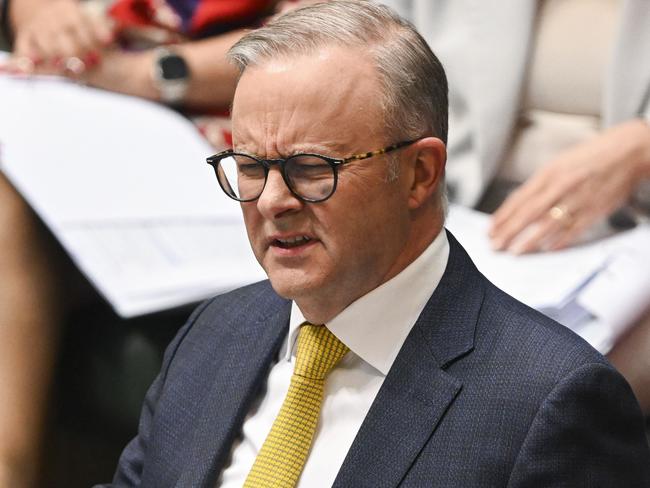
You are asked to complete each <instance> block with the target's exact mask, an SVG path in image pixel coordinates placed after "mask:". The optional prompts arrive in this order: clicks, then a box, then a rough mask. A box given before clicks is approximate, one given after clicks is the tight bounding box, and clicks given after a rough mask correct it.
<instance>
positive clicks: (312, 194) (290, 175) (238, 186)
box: [217, 154, 335, 201]
mask: <svg viewBox="0 0 650 488" xmlns="http://www.w3.org/2000/svg"><path fill="white" fill-rule="evenodd" d="M217 176H218V177H219V181H220V182H221V186H222V187H223V189H224V190H225V191H226V193H228V194H229V195H230V196H231V197H233V198H236V199H237V200H254V199H256V198H257V197H259V196H260V195H261V194H262V191H263V190H264V185H265V183H266V169H265V167H264V165H263V164H262V163H261V162H259V161H257V160H256V159H254V158H252V157H250V156H246V155H244V154H232V155H228V156H226V157H224V158H223V159H221V160H220V161H219V166H218V169H217ZM284 177H285V181H286V182H287V184H288V185H289V187H290V188H291V190H292V191H293V192H294V193H295V194H296V195H298V196H300V197H302V198H305V199H307V200H316V201H318V200H323V199H325V198H327V197H329V196H330V195H331V194H332V192H333V191H334V181H335V176H334V168H333V167H332V165H331V164H330V163H329V162H328V161H327V160H325V159H323V158H321V157H318V156H313V155H297V156H293V157H290V158H289V159H287V160H286V162H285V164H284Z"/></svg>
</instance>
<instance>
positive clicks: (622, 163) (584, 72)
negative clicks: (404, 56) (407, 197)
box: [382, 0, 650, 415]
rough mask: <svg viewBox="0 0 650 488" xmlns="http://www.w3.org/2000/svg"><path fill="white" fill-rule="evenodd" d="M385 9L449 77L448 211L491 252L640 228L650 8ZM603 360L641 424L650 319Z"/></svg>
mask: <svg viewBox="0 0 650 488" xmlns="http://www.w3.org/2000/svg"><path fill="white" fill-rule="evenodd" d="M382 3H385V4H388V5H390V6H393V7H395V8H396V9H397V10H398V11H400V12H401V13H402V14H403V15H405V16H407V18H410V19H411V20H412V21H413V22H414V23H415V25H416V27H417V28H418V30H419V31H420V32H421V33H422V35H423V36H424V37H425V38H426V39H427V42H429V44H430V45H431V46H432V48H433V49H434V51H435V52H436V53H438V54H439V56H440V58H441V61H442V63H443V65H444V66H445V69H446V70H447V73H448V76H449V79H450V83H449V85H450V140H449V146H448V151H449V163H448V165H447V181H448V191H449V197H450V199H451V200H452V201H454V202H458V203H461V204H463V205H467V206H471V207H476V208H478V209H479V210H483V211H486V212H491V213H492V212H493V214H492V222H491V230H490V239H491V241H492V244H493V247H494V249H496V250H503V251H507V252H511V253H518V254H519V253H528V252H544V251H553V250H556V249H561V248H564V247H566V246H569V245H571V244H575V243H578V242H580V241H581V240H583V239H589V238H595V237H597V236H598V235H599V233H600V232H601V231H602V230H603V228H604V227H606V226H605V225H604V224H607V221H608V218H610V216H612V215H613V214H614V213H615V212H616V211H617V210H619V209H621V208H622V207H625V213H624V214H621V213H620V212H619V213H616V217H618V219H617V220H618V221H621V220H623V223H624V224H627V225H630V224H631V223H632V225H634V224H633V220H634V219H637V218H638V217H639V216H641V219H642V218H643V213H645V214H646V215H647V212H648V209H650V205H649V203H650V198H649V197H650V191H649V190H650V125H649V122H648V121H649V120H650V102H649V97H650V62H648V60H649V59H650V29H648V26H649V25H650V2H647V1H646V0H499V1H497V2H472V1H470V0H455V1H453V2H452V1H446V0H383V1H382ZM621 216H622V217H624V218H621ZM648 245H649V246H650V243H649V244H648ZM639 265H640V266H648V263H639ZM649 272H650V269H649ZM648 306H650V303H648ZM608 357H609V359H610V360H611V361H612V362H613V363H614V365H615V366H616V367H617V368H618V369H619V370H620V371H621V372H622V373H623V375H624V376H625V377H626V378H627V380H628V381H629V382H630V384H631V385H632V387H633V389H634V391H635V393H636V395H637V397H638V399H639V402H640V404H641V406H642V409H643V410H644V412H645V413H646V415H648V414H650V313H649V312H646V313H645V316H642V317H639V320H638V324H637V325H636V326H633V327H632V328H631V329H630V331H629V333H628V334H627V335H625V336H624V337H623V338H621V339H620V340H619V341H618V343H616V344H615V345H614V347H613V349H612V350H611V351H610V352H609V354H608Z"/></svg>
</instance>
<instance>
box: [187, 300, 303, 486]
mask: <svg viewBox="0 0 650 488" xmlns="http://www.w3.org/2000/svg"><path fill="white" fill-rule="evenodd" d="M290 310H291V307H290V302H287V304H286V306H283V307H281V309H280V310H278V311H276V312H275V313H273V314H271V315H270V316H268V315H263V316H260V317H258V318H257V319H255V318H252V319H251V320H252V321H253V322H254V325H253V326H251V327H241V324H235V325H233V327H237V329H235V330H236V331H237V332H236V333H235V334H234V336H233V338H232V340H231V341H230V343H229V344H228V345H227V350H226V352H225V354H224V358H225V359H224V361H223V367H224V374H221V375H219V376H217V377H216V378H215V380H214V382H213V383H212V386H211V389H210V391H209V393H208V394H207V395H206V398H205V400H204V402H203V404H202V407H201V411H200V414H199V418H198V420H197V422H196V425H197V427H196V430H195V432H194V437H193V439H192V441H191V446H192V448H191V451H190V454H189V455H190V457H189V459H187V460H186V462H184V468H185V469H184V471H183V472H182V473H181V475H180V477H179V479H178V481H177V483H176V486H177V487H179V488H181V487H182V488H185V487H188V486H192V487H199V486H214V485H215V483H216V478H217V477H218V476H219V474H220V472H221V470H222V469H223V467H224V463H225V462H226V461H227V459H228V455H229V454H230V450H231V448H232V443H233V441H234V439H235V438H236V436H237V435H238V433H239V430H240V428H241V425H242V423H243V421H244V419H245V416H246V414H247V413H248V411H249V410H250V408H251V405H252V403H253V401H254V400H255V398H256V396H257V393H258V392H259V390H260V388H261V387H262V386H263V385H264V381H265V379H266V377H267V375H268V371H269V368H270V367H271V365H272V363H273V361H274V360H275V358H276V357H277V354H278V351H279V349H280V346H281V344H282V341H283V339H284V337H285V336H286V333H287V331H288V325H289V315H290ZM246 312H247V313H250V311H246ZM228 419H229V420H228Z"/></svg>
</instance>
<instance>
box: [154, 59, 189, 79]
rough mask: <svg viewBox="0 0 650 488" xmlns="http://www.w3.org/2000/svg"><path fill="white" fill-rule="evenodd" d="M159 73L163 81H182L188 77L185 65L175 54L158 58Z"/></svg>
mask: <svg viewBox="0 0 650 488" xmlns="http://www.w3.org/2000/svg"><path fill="white" fill-rule="evenodd" d="M160 71H161V73H162V77H163V79H165V80H183V79H185V78H187V77H188V76H189V69H188V67H187V63H186V62H185V60H184V59H183V58H181V57H180V56H179V55H177V54H168V55H167V56H163V57H162V58H160Z"/></svg>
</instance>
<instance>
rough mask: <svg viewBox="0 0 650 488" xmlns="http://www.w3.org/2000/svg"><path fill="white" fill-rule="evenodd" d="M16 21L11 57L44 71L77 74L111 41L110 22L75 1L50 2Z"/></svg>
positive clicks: (97, 60)
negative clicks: (24, 60) (27, 61)
mask: <svg viewBox="0 0 650 488" xmlns="http://www.w3.org/2000/svg"><path fill="white" fill-rule="evenodd" d="M16 20H17V21H16V22H15V23H14V24H15V25H14V31H15V43H14V52H13V54H14V57H15V58H17V59H29V60H31V61H32V63H33V64H34V66H37V67H40V68H41V69H42V70H46V71H56V70H58V71H64V70H66V69H67V70H70V71H76V72H78V71H81V70H83V69H85V68H86V67H87V66H90V67H91V66H93V65H95V64H97V63H98V62H99V58H100V52H101V50H102V49H103V48H104V47H105V46H107V45H108V44H110V43H111V42H112V39H113V34H112V27H111V25H110V22H109V20H108V19H106V18H105V17H103V16H101V15H97V14H92V13H91V12H90V11H89V10H88V9H86V8H85V7H84V6H83V5H82V4H81V3H80V2H78V1H77V0H52V1H51V2H48V3H47V4H46V5H44V6H40V7H39V8H38V9H35V10H34V11H33V12H32V13H31V15H30V16H29V17H24V18H23V19H22V20H20V21H18V19H16ZM70 60H72V63H74V65H73V64H72V63H71V62H70ZM77 61H81V62H80V63H79V62H77Z"/></svg>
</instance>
